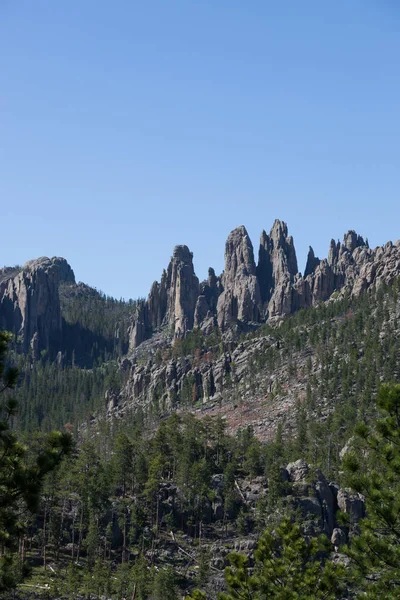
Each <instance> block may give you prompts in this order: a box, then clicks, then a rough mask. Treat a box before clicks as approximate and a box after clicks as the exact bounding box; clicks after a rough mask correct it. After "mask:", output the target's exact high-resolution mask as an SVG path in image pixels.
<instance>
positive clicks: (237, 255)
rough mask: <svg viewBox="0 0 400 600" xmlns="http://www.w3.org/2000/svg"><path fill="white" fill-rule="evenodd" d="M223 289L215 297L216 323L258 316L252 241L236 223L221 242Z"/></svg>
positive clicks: (258, 308) (258, 304) (257, 294)
mask: <svg viewBox="0 0 400 600" xmlns="http://www.w3.org/2000/svg"><path fill="white" fill-rule="evenodd" d="M222 285H223V288H224V291H223V292H222V294H221V295H220V296H219V298H218V306H217V313H218V324H219V326H220V327H221V328H222V329H224V328H225V327H226V326H227V325H228V324H229V323H232V322H235V321H236V320H239V321H244V322H249V321H257V320H259V317H260V315H259V311H260V305H261V296H260V289H259V285H258V280H257V276H256V265H255V262H254V252H253V245H252V243H251V240H250V238H249V236H248V233H247V231H246V228H245V227H244V226H243V225H242V226H240V227H237V228H236V229H234V230H233V231H231V233H230V234H229V236H228V239H227V241H226V245H225V270H224V274H223V277H222Z"/></svg>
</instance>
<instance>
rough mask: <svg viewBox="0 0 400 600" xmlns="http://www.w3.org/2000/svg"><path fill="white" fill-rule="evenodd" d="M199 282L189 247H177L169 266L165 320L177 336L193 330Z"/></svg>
mask: <svg viewBox="0 0 400 600" xmlns="http://www.w3.org/2000/svg"><path fill="white" fill-rule="evenodd" d="M199 292H200V286H199V280H198V278H197V277H196V275H195V273H194V268H193V254H192V253H191V252H190V250H189V248H188V247H187V246H175V248H174V253H173V256H172V258H171V262H170V263H169V266H168V301H167V312H166V317H165V320H166V322H167V323H168V324H170V325H172V326H173V329H174V334H175V336H182V335H184V334H185V333H186V332H187V331H189V330H190V329H192V328H193V322H194V309H195V306H196V301H197V298H198V296H199Z"/></svg>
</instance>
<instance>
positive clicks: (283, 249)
mask: <svg viewBox="0 0 400 600" xmlns="http://www.w3.org/2000/svg"><path fill="white" fill-rule="evenodd" d="M297 272H298V269H297V258H296V251H295V248H294V243H293V238H292V236H289V235H288V228H287V225H286V223H284V222H283V221H279V220H278V219H276V220H275V221H274V224H273V226H272V229H271V232H270V234H269V235H267V234H266V233H265V231H262V233H261V238H260V249H259V253H258V265H257V277H258V282H259V286H260V294H261V298H262V300H263V304H264V308H263V311H264V313H265V314H266V316H267V315H271V316H275V315H278V314H286V312H291V310H292V308H291V307H292V301H291V293H292V292H291V289H290V287H291V284H292V282H293V280H294V278H295V276H296V275H297Z"/></svg>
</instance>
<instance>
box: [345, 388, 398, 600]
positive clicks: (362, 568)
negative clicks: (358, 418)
mask: <svg viewBox="0 0 400 600" xmlns="http://www.w3.org/2000/svg"><path fill="white" fill-rule="evenodd" d="M377 405H378V407H379V409H380V410H381V411H382V414H381V417H380V418H379V419H378V420H377V421H376V422H375V423H374V424H373V425H372V426H370V427H368V426H367V425H365V423H362V424H360V426H359V427H358V428H357V433H358V436H359V447H358V449H357V453H355V452H349V453H347V454H346V456H345V460H344V463H345V468H346V471H347V474H348V484H349V485H350V486H351V487H352V489H353V490H355V491H357V492H359V493H361V494H363V495H364V496H365V498H366V511H367V517H366V518H365V519H363V520H362V521H361V523H360V531H359V535H355V536H353V537H352V540H351V544H350V547H349V548H348V549H347V552H348V554H349V556H350V557H351V558H352V559H353V564H354V569H355V572H356V573H357V575H358V578H359V586H360V587H361V588H362V589H364V590H365V592H364V593H363V595H362V597H363V598H368V599H371V600H372V599H378V598H388V599H391V598H398V596H399V593H400V412H399V411H400V385H399V384H395V385H387V384H386V385H382V386H381V388H380V390H379V394H378V401H377ZM360 597H361V596H360Z"/></svg>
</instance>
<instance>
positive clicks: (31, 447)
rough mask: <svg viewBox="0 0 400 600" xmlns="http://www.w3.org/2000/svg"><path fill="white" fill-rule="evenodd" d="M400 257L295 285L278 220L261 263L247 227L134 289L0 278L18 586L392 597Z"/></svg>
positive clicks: (358, 245) (347, 261) (336, 251)
mask: <svg viewBox="0 0 400 600" xmlns="http://www.w3.org/2000/svg"><path fill="white" fill-rule="evenodd" d="M399 248H400V245H399V244H398V243H397V244H395V245H393V244H391V243H388V244H386V245H385V246H384V247H382V248H377V249H375V250H371V249H370V248H369V246H368V244H367V243H366V242H364V240H363V239H362V238H361V236H357V234H355V233H354V232H348V234H346V235H345V238H344V241H343V243H342V244H340V243H339V242H338V243H337V244H336V243H334V242H333V243H331V245H330V251H329V257H328V259H327V260H322V261H320V260H319V259H317V258H316V257H315V256H314V255H313V253H312V251H311V250H310V254H309V258H308V261H307V267H306V271H305V273H304V276H300V275H299V274H296V271H297V261H296V257H295V251H294V245H293V240H292V239H291V238H290V236H288V233H287V227H286V225H285V224H284V223H281V222H279V221H276V222H275V224H274V227H273V228H272V230H271V234H270V235H269V236H267V235H266V234H265V232H263V234H262V236H261V243H260V250H259V259H258V264H257V265H256V263H255V260H254V255H253V248H252V245H251V242H250V240H249V238H248V235H247V232H246V230H245V229H244V228H243V227H241V228H238V229H236V230H234V231H233V232H232V233H231V234H230V236H229V238H228V241H227V245H226V254H225V271H224V273H223V274H222V275H221V276H219V277H217V276H216V275H215V273H214V271H213V270H212V269H210V271H209V277H208V279H207V280H206V281H204V282H201V283H200V282H199V281H198V279H197V277H196V276H195V274H194V270H193V262H192V255H191V253H190V251H189V250H188V248H187V247H186V246H178V247H176V248H175V250H174V254H173V256H172V258H171V261H170V263H169V266H168V268H167V270H166V271H164V273H163V275H162V277H161V282H160V283H159V282H155V283H154V285H153V286H152V288H151V291H150V294H149V297H148V298H147V300H143V299H139V300H137V301H129V302H125V301H123V300H119V301H117V300H115V299H113V298H110V297H108V296H105V295H104V294H102V293H100V292H98V291H97V290H95V289H93V288H90V287H88V286H86V285H85V284H82V283H78V284H77V283H76V282H75V276H74V273H73V271H72V269H71V267H70V266H69V265H68V263H67V262H66V261H65V260H64V259H60V258H52V259H47V258H41V259H38V260H36V261H30V262H29V263H27V264H26V265H24V266H23V267H18V268H17V267H16V268H14V269H3V270H2V271H1V277H0V323H1V326H2V327H3V328H4V329H8V330H9V331H10V334H7V335H6V334H2V338H1V352H2V353H1V356H0V359H1V369H2V370H1V372H0V376H1V377H2V380H3V383H4V385H3V386H2V389H3V388H4V389H3V391H2V400H3V405H2V407H3V408H2V411H3V416H2V424H1V435H0V443H1V447H2V448H3V459H0V476H1V481H0V486H2V487H1V488H0V489H2V490H4V493H3V492H1V494H2V495H1V497H0V522H1V523H3V530H4V532H3V533H2V536H3V537H2V538H1V540H0V541H2V544H3V550H2V558H1V561H2V562H1V565H0V567H1V569H2V575H1V579H0V589H1V590H4V598H9V597H10V596H9V594H10V593H11V592H12V590H14V591H13V592H12V593H15V594H17V595H16V597H20V598H26V597H29V595H30V594H31V595H32V594H35V595H39V596H40V597H44V598H48V599H50V600H55V599H56V598H71V599H78V598H82V597H83V598H100V597H103V598H104V597H105V598H110V599H111V600H121V598H124V597H125V598H132V599H135V600H145V599H151V598H153V599H158V598H164V597H167V598H171V599H174V598H179V597H183V596H185V595H190V597H192V598H194V599H196V598H197V599H199V598H202V597H203V596H204V595H205V596H206V597H207V598H209V599H215V598H217V597H219V596H218V595H219V594H222V595H221V596H220V598H221V599H226V600H230V599H231V598H236V599H249V598H254V599H257V600H261V599H263V598H277V599H281V600H283V599H285V600H287V599H289V600H292V598H293V600H294V599H296V600H298V599H299V598H301V599H303V600H305V599H306V598H310V597H315V598H325V599H327V598H358V597H359V598H364V597H365V595H363V594H364V592H365V591H366V590H367V588H368V594H369V595H368V596H367V597H370V598H375V597H382V594H383V595H384V597H385V598H392V597H393V598H394V597H397V596H396V594H398V592H397V591H396V590H397V586H398V580H399V578H398V576H397V565H398V552H397V544H398V534H397V531H398V528H397V526H398V514H400V512H399V511H398V499H397V498H398V497H399V494H398V475H397V474H398V464H400V463H399V461H400V458H399V456H398V450H397V445H398V436H399V422H398V408H399V406H400V392H399V389H400V388H399V387H398V385H397V384H398V383H399V377H400V298H399V275H400V254H399ZM15 368H16V369H17V370H16V369H15ZM55 429H57V430H59V432H58V433H56V432H54V430H55ZM60 432H61V433H60ZM1 461H2V462H1ZM24 473H25V474H24ZM321 536H322V538H321ZM233 551H235V552H236V554H235V553H234V554H232V552H233ZM237 552H238V553H237ZM293 552H294V554H293Z"/></svg>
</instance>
